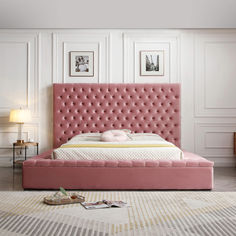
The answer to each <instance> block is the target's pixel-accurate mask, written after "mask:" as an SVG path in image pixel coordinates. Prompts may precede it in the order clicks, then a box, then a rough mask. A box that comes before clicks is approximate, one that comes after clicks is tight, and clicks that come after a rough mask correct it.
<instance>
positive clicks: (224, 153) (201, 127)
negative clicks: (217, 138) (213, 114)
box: [195, 123, 236, 162]
mask: <svg viewBox="0 0 236 236" xmlns="http://www.w3.org/2000/svg"><path fill="white" fill-rule="evenodd" d="M235 127H236V123H195V149H196V150H195V151H196V153H197V154H199V155H202V156H204V157H206V158H208V157H210V158H219V159H221V161H222V162H227V159H228V158H230V159H235V156H234V153H233V132H234V131H235V129H236V128H235ZM209 133H213V134H221V135H224V134H229V133H232V142H231V144H232V145H228V144H226V145H224V144H220V145H217V146H215V145H210V144H208V143H207V140H206V135H207V134H209ZM222 139H223V138H222Z"/></svg>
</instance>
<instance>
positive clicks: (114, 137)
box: [101, 130, 129, 142]
mask: <svg viewBox="0 0 236 236" xmlns="http://www.w3.org/2000/svg"><path fill="white" fill-rule="evenodd" d="M128 139H129V137H128V136H127V134H126V133H125V132H124V131H123V130H108V131H105V132H103V133H102V135H101V141H103V142H122V141H127V140H128Z"/></svg>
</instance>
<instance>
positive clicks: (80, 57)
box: [70, 51, 94, 77]
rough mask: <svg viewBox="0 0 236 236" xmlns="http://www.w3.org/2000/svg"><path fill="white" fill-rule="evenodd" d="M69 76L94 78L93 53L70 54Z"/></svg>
mask: <svg viewBox="0 0 236 236" xmlns="http://www.w3.org/2000/svg"><path fill="white" fill-rule="evenodd" d="M70 76H74V77H86V76H90V77H93V76H94V52H92V51H91V52H89V51H77V52H70Z"/></svg>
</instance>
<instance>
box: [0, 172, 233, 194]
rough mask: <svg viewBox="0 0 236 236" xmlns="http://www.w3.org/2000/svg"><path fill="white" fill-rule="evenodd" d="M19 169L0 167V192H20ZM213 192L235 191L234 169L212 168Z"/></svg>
mask: <svg viewBox="0 0 236 236" xmlns="http://www.w3.org/2000/svg"><path fill="white" fill-rule="evenodd" d="M21 176H22V171H21V168H15V169H14V170H13V169H12V168H10V167H0V191H22V190H23V189H22V186H21V184H22V182H21ZM213 191H220V192H225V191H236V168H214V189H213Z"/></svg>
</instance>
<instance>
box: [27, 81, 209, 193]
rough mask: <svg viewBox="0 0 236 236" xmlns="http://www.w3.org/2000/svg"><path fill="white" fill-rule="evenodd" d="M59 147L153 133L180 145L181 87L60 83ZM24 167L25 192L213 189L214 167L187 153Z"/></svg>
mask: <svg viewBox="0 0 236 236" xmlns="http://www.w3.org/2000/svg"><path fill="white" fill-rule="evenodd" d="M53 93H54V95H53V114H54V118H53V120H54V122H53V134H54V142H53V146H54V148H57V147H59V146H60V145H61V144H63V143H65V142H66V141H67V140H69V139H70V138H71V137H73V136H74V135H76V134H79V133H87V132H103V131H105V130H108V129H130V130H132V131H134V132H152V133H156V134H159V135H161V136H162V137H163V138H165V139H166V140H168V141H170V142H173V143H174V144H176V145H177V146H179V147H180V123H181V122H180V85H179V84H54V85H53ZM51 153H52V150H49V151H48V152H45V153H43V154H40V155H38V156H35V157H33V158H31V159H28V160H27V161H25V162H24V163H23V187H24V188H25V189H58V188H59V187H60V186H63V187H64V188H66V189H212V187H213V163H212V162H210V161H208V160H206V159H204V158H202V157H200V156H197V155H195V154H192V153H188V152H185V153H184V155H185V159H184V160H180V161H166V160H163V161H132V160H130V161H77V160H51V159H50V155H51Z"/></svg>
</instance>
